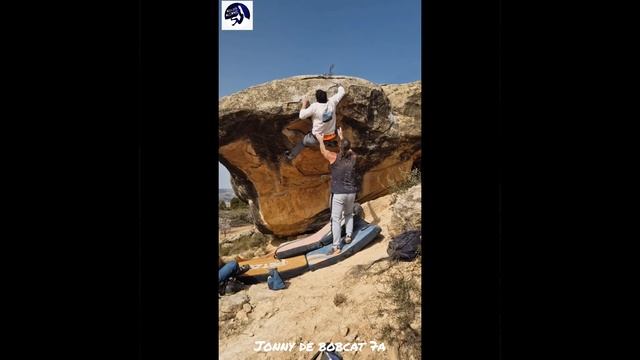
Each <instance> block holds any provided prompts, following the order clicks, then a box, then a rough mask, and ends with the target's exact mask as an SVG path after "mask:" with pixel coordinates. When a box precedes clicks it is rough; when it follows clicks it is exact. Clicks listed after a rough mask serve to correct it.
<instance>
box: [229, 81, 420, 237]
mask: <svg viewBox="0 0 640 360" xmlns="http://www.w3.org/2000/svg"><path fill="white" fill-rule="evenodd" d="M336 83H339V84H341V85H342V86H343V87H344V88H345V90H346V95H345V96H344V98H343V99H342V101H341V102H340V104H339V105H338V108H337V121H338V126H341V127H342V129H343V131H344V136H345V137H346V138H347V139H349V140H350V141H351V142H352V146H353V149H354V151H355V152H356V153H358V154H359V155H360V161H359V162H358V172H359V174H360V175H361V181H362V183H361V191H360V192H359V194H358V196H357V200H358V201H360V202H364V201H368V200H371V199H374V198H377V197H379V196H382V195H385V194H387V193H388V192H389V188H391V187H392V186H393V185H394V184H396V183H397V182H399V181H401V180H402V179H403V178H404V177H406V174H407V173H408V172H409V171H410V170H411V168H412V166H413V165H414V164H415V163H416V162H417V161H418V160H419V158H420V156H421V153H420V140H421V126H420V125H421V121H420V120H421V112H420V106H421V92H422V90H421V89H422V87H421V83H420V82H419V81H418V82H413V83H409V84H401V85H376V84H374V83H372V82H369V81H367V80H363V79H359V78H354V77H344V76H334V77H332V78H325V77H322V76H296V77H292V78H287V79H282V80H275V81H272V82H269V83H266V84H262V85H257V86H254V87H250V88H248V89H245V90H243V91H240V92H238V93H235V94H232V95H229V96H225V97H223V98H221V99H220V100H219V113H218V116H219V123H218V124H219V125H218V138H219V141H220V147H219V150H218V154H219V160H220V162H221V163H222V164H223V165H224V166H225V167H226V168H227V169H228V170H229V172H230V173H231V184H232V186H233V189H234V191H235V193H236V195H237V196H238V197H239V198H240V199H242V200H244V201H246V202H248V203H249V205H250V208H251V212H252V214H253V217H254V220H255V222H256V226H257V227H258V229H259V230H260V231H261V232H263V233H271V234H275V235H278V236H291V235H298V234H301V233H304V232H309V231H314V230H317V229H319V228H320V227H321V226H323V225H324V224H325V223H326V222H327V221H328V220H329V216H330V215H329V211H328V208H329V180H330V171H329V164H328V162H327V161H326V160H325V159H324V158H323V157H322V155H321V154H320V152H319V151H318V149H317V148H316V149H312V148H305V149H304V150H303V151H302V152H301V153H300V154H299V155H298V157H297V158H296V159H295V160H294V161H293V162H291V163H290V162H287V161H286V159H285V157H284V152H285V151H286V150H288V149H291V148H292V147H293V146H294V145H295V144H296V143H298V142H299V141H300V140H301V139H302V137H303V136H304V135H305V134H306V133H307V132H308V131H310V130H311V120H310V119H305V120H300V119H299V118H298V114H299V111H300V99H301V98H302V96H307V98H309V99H310V100H311V102H315V91H316V89H324V90H326V91H327V92H328V95H329V96H332V95H334V94H335V93H336V91H337V89H338V86H337V85H336ZM333 150H334V151H337V149H333Z"/></svg>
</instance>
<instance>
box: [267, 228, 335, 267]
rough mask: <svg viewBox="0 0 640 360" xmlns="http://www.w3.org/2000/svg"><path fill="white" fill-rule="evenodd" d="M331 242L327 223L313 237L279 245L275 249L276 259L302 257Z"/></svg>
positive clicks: (331, 238) (331, 237)
mask: <svg viewBox="0 0 640 360" xmlns="http://www.w3.org/2000/svg"><path fill="white" fill-rule="evenodd" d="M332 242H333V236H332V235H331V223H328V224H327V225H325V226H323V227H322V229H320V230H318V231H317V232H316V233H315V234H313V235H310V236H307V237H305V238H302V239H296V240H293V241H289V242H287V243H284V244H282V245H280V247H278V249H276V257H277V258H278V259H286V258H290V257H293V256H298V255H304V254H306V253H308V252H309V251H312V250H315V249H318V248H321V247H323V246H325V245H327V244H331V243H332Z"/></svg>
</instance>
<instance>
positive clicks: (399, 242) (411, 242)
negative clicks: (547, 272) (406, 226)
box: [387, 230, 422, 261]
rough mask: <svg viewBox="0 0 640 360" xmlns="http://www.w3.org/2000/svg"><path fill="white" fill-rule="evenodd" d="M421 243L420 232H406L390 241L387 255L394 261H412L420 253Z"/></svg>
mask: <svg viewBox="0 0 640 360" xmlns="http://www.w3.org/2000/svg"><path fill="white" fill-rule="evenodd" d="M421 243H422V234H421V231H420V230H411V231H407V232H404V233H402V234H400V235H398V236H396V237H394V238H393V239H391V241H390V242H389V247H387V254H389V256H390V257H391V258H392V259H394V260H401V261H412V260H413V259H415V258H416V256H418V254H419V253H420V251H421Z"/></svg>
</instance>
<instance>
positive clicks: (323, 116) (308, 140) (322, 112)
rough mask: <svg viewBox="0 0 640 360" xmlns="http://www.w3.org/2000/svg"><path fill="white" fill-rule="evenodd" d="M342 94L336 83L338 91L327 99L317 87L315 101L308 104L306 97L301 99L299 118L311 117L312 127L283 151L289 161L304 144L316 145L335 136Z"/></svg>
mask: <svg viewBox="0 0 640 360" xmlns="http://www.w3.org/2000/svg"><path fill="white" fill-rule="evenodd" d="M344 94H345V91H344V88H343V87H342V86H341V85H338V92H337V93H336V94H335V95H333V96H332V97H330V98H329V99H327V93H326V92H325V91H324V90H320V89H318V90H316V101H317V102H315V103H313V104H311V105H309V100H308V99H306V98H303V99H302V100H301V103H302V108H301V109H300V116H299V117H300V119H306V118H309V117H311V119H312V120H313V127H312V129H311V132H310V133H308V134H306V135H305V137H304V138H303V139H302V141H301V142H300V143H298V144H297V145H296V146H295V147H294V148H293V149H291V150H290V151H287V152H286V153H285V155H286V157H287V159H288V160H289V161H291V160H293V159H295V157H296V156H298V154H299V153H300V151H302V149H303V148H304V147H305V146H307V147H314V146H318V143H319V142H322V141H323V140H324V141H331V140H333V139H335V138H336V108H337V107H338V103H339V102H340V100H342V97H343V96H344ZM318 134H323V137H322V138H321V139H320V141H318V140H317V139H316V137H317V135H318Z"/></svg>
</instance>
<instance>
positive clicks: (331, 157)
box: [316, 134, 337, 164]
mask: <svg viewBox="0 0 640 360" xmlns="http://www.w3.org/2000/svg"><path fill="white" fill-rule="evenodd" d="M316 139H318V143H319V144H320V153H321V154H322V156H324V158H325V159H327V161H328V162H329V164H333V163H334V162H335V161H336V155H337V154H336V153H334V152H332V151H329V150H327V148H325V147H324V136H323V135H322V134H316Z"/></svg>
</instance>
